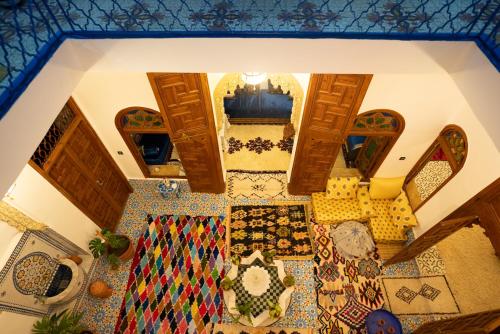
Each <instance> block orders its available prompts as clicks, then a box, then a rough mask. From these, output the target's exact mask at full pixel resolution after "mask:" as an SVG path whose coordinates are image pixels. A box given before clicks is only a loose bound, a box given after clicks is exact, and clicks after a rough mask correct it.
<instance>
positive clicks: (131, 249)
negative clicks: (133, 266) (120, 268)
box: [117, 235, 135, 262]
mask: <svg viewBox="0 0 500 334" xmlns="http://www.w3.org/2000/svg"><path fill="white" fill-rule="evenodd" d="M124 237H125V238H127V239H128V248H127V249H126V250H125V251H124V252H123V253H122V254H120V255H118V254H117V255H118V258H119V259H120V260H121V261H122V262H125V261H128V260H130V259H131V258H133V257H134V254H135V247H134V244H133V242H132V240H130V238H129V237H127V236H126V235H124Z"/></svg>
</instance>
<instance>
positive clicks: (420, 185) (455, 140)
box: [405, 125, 467, 211]
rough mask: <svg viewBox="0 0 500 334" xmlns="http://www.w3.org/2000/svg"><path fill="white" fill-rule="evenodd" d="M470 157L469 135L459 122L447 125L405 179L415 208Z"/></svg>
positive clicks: (427, 198) (451, 176)
mask: <svg viewBox="0 0 500 334" xmlns="http://www.w3.org/2000/svg"><path fill="white" fill-rule="evenodd" d="M466 158H467V136H466V135H465V132H464V130H463V129H462V128H461V127H459V126H458V125H447V126H446V127H445V128H444V129H443V130H442V131H441V132H440V133H439V136H438V137H437V138H436V140H435V141H434V142H433V143H432V145H431V146H430V147H429V148H428V149H427V151H425V153H424V155H423V156H422V157H421V158H420V159H419V160H418V162H417V163H416V164H415V166H414V167H413V168H412V169H411V171H410V173H409V174H408V176H407V177H406V180H405V190H406V193H407V195H408V199H409V201H410V204H411V206H412V209H413V210H414V211H415V210H417V209H418V208H420V207H421V206H422V205H423V204H424V203H425V202H427V201H428V200H429V199H430V198H431V197H432V196H433V195H434V194H435V193H436V192H438V191H439V189H441V188H442V187H443V186H444V185H445V184H446V183H448V181H450V180H451V179H452V178H453V177H454V176H455V175H456V174H457V173H458V172H459V171H460V169H462V167H463V165H464V163H465V159H466Z"/></svg>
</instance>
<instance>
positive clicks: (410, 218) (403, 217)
mask: <svg viewBox="0 0 500 334" xmlns="http://www.w3.org/2000/svg"><path fill="white" fill-rule="evenodd" d="M389 214H390V215H391V220H392V222H393V223H394V225H396V226H397V227H398V228H400V229H404V228H406V227H410V226H416V225H417V218H416V217H415V215H414V214H413V211H412V209H411V206H410V202H409V201H408V197H406V194H405V192H404V191H402V192H401V194H400V195H399V196H398V197H396V199H395V200H394V202H392V204H391V206H390V207H389Z"/></svg>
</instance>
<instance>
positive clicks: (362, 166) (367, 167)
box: [356, 136, 391, 178]
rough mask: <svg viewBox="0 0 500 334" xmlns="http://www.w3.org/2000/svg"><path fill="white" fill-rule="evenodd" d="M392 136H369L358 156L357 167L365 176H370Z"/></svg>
mask: <svg viewBox="0 0 500 334" xmlns="http://www.w3.org/2000/svg"><path fill="white" fill-rule="evenodd" d="M390 139H391V138H390V137H383V136H372V137H367V138H366V140H365V142H364V143H363V147H362V148H361V150H360V151H359V153H358V156H357V157H356V167H357V168H358V170H359V171H360V172H361V174H362V175H363V176H364V177H365V178H369V176H370V172H371V170H372V169H373V166H374V165H375V164H377V162H378V159H379V158H380V156H381V155H382V153H383V152H384V151H385V149H386V147H387V145H388V144H389V141H390Z"/></svg>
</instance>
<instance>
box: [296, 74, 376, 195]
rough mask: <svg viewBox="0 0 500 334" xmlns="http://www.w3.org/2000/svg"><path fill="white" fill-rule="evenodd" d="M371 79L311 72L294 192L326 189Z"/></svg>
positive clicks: (302, 192) (368, 77)
mask: <svg viewBox="0 0 500 334" xmlns="http://www.w3.org/2000/svg"><path fill="white" fill-rule="evenodd" d="M371 78H372V75H371V74H367V75H363V74H312V75H311V80H310V82H309V89H308V91H307V99H306V104H305V107H304V115H303V116H302V125H301V127H300V132H299V138H298V142H297V149H296V153H295V158H294V161H293V167H292V175H291V178H290V183H289V184H288V191H289V192H290V193H291V194H296V195H298V194H311V193H312V192H318V191H323V190H324V189H325V186H326V182H327V180H328V177H329V175H330V171H331V169H332V167H333V164H334V162H335V158H336V157H337V154H338V152H339V149H340V146H341V145H342V142H343V141H344V139H345V137H346V136H347V133H348V132H349V130H350V129H351V127H352V124H353V121H354V118H355V117H356V115H357V113H358V110H359V107H360V105H361V102H362V101H363V98H364V96H365V93H366V90H367V89H368V85H369V83H370V80H371Z"/></svg>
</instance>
